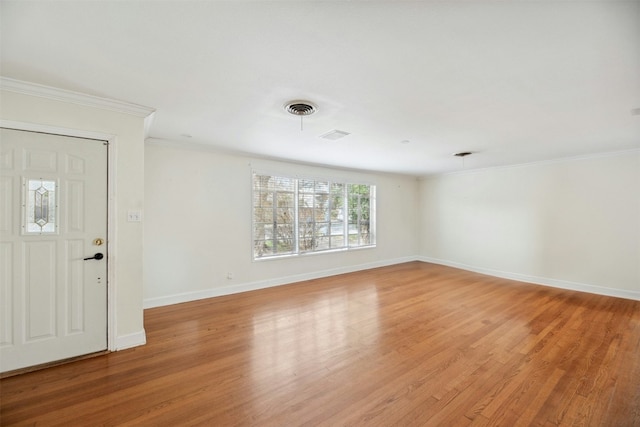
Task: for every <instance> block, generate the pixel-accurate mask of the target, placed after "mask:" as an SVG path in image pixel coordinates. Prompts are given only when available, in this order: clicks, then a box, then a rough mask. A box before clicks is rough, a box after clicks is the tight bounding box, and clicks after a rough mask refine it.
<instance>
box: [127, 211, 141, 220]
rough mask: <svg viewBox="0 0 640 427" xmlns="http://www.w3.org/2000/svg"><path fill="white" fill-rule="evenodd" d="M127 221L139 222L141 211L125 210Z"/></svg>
mask: <svg viewBox="0 0 640 427" xmlns="http://www.w3.org/2000/svg"><path fill="white" fill-rule="evenodd" d="M127 221H128V222H141V221H142V211H128V212H127Z"/></svg>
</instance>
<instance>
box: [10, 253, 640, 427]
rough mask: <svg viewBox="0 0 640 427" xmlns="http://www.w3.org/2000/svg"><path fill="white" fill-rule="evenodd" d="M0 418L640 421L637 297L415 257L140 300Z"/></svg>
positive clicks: (19, 421) (16, 388) (13, 421)
mask: <svg viewBox="0 0 640 427" xmlns="http://www.w3.org/2000/svg"><path fill="white" fill-rule="evenodd" d="M145 330H146V332H147V345H145V346H143V347H137V348H134V349H130V350H124V351H121V352H116V353H110V354H106V355H102V356H99V357H96V358H93V359H86V360H80V361H76V362H73V363H70V364H65V365H60V366H54V367H50V368H47V369H44V370H41V371H35V372H30V373H25V374H22V375H18V376H15V377H9V378H5V379H2V380H0V425H2V426H13V425H47V426H56V425H60V426H69V425H142V426H146V425H153V426H175V425H181V426H182V425H184V426H211V425H216V426H227V425H233V426H235V425H238V426H258V425H259V426H303V425H304V426H342V425H345V426H361V425H373V426H394V425H395V426H405V427H406V426H442V425H446V426H476V427H477V426H506V425H508V426H515V425H530V426H544V427H550V426H565V425H567V426H568V425H585V426H622V427H627V426H640V356H639V355H640V301H632V300H625V299H619V298H612V297H605V296H598V295H591V294H585V293H579V292H574V291H567V290H561V289H554V288H549V287H543V286H537V285H532V284H527V283H522V282H515V281H509V280H506V279H499V278H495V277H490V276H484V275H481V274H476V273H471V272H468V271H462V270H457V269H453V268H450V267H444V266H438V265H434V264H428V263H422V262H410V263H405V264H398V265H394V266H389V267H383V268H377V269H372V270H367V271H362V272H357V273H350V274H344V275H339V276H334V277H329V278H325V279H316V280H310V281H306V282H300V283H295V284H291V285H287V286H280V287H276V288H270V289H263V290H259V291H254V292H247V293H243V294H235V295H227V296H223V297H218V298H211V299H206V300H199V301H193V302H190V303H183V304H176V305H173V306H167V307H160V308H155V309H150V310H146V311H145Z"/></svg>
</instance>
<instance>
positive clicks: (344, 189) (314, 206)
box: [253, 173, 375, 259]
mask: <svg viewBox="0 0 640 427" xmlns="http://www.w3.org/2000/svg"><path fill="white" fill-rule="evenodd" d="M374 211H375V186H373V185H368V184H350V183H344V182H334V181H332V180H314V179H304V178H300V179H297V178H290V177H284V176H274V175H265V174H258V173H254V174H253V257H254V259H261V258H269V257H275V256H282V255H298V254H304V253H309V252H321V251H329V250H346V249H350V248H357V247H365V246H374V245H375V238H374V237H375V232H374V230H375V220H374Z"/></svg>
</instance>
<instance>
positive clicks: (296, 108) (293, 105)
mask: <svg viewBox="0 0 640 427" xmlns="http://www.w3.org/2000/svg"><path fill="white" fill-rule="evenodd" d="M284 109H285V110H287V113H289V114H293V115H294V116H309V115H311V114H313V113H315V112H316V111H317V108H316V106H315V105H313V104H312V103H310V102H308V101H291V102H290V103H288V104H287V105H285V106H284Z"/></svg>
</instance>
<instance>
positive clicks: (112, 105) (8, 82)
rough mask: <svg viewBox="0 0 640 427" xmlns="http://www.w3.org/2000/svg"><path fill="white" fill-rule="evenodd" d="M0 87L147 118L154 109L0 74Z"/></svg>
mask: <svg viewBox="0 0 640 427" xmlns="http://www.w3.org/2000/svg"><path fill="white" fill-rule="evenodd" d="M0 89H2V90H6V91H10V92H16V93H21V94H24V95H31V96H39V97H41V98H47V99H52V100H55V101H63V102H69V103H72V104H78V105H84V106H88V107H94V108H100V109H103V110H109V111H115V112H117V113H124V114H130V115H133V116H137V117H144V118H149V117H150V116H152V115H153V113H154V112H155V111H156V110H155V109H153V108H151V107H145V106H143V105H137V104H132V103H129V102H124V101H117V100H114V99H107V98H101V97H98V96H93V95H87V94H84V93H80V92H73V91H70V90H65V89H58V88H55V87H51V86H45V85H41V84H37V83H30V82H24V81H21V80H16V79H11V78H8V77H2V76H0Z"/></svg>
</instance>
